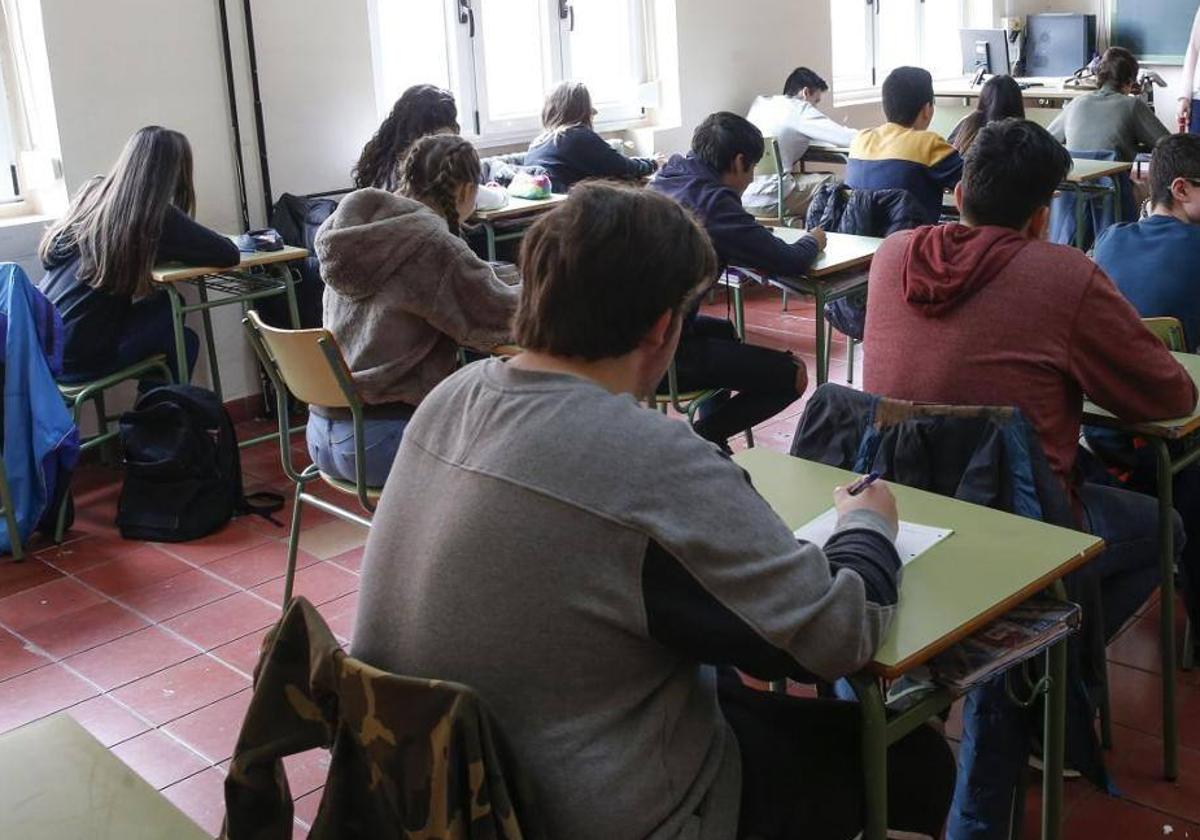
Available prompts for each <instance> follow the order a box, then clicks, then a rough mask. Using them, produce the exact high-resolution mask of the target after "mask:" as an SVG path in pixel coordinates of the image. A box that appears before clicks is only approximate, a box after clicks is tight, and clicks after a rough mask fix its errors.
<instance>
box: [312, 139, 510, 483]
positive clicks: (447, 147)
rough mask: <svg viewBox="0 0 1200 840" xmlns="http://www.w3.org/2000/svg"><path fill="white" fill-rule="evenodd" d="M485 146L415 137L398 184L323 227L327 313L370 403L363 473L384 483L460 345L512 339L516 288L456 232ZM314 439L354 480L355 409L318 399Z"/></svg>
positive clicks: (327, 466)
mask: <svg viewBox="0 0 1200 840" xmlns="http://www.w3.org/2000/svg"><path fill="white" fill-rule="evenodd" d="M480 171H481V168H480V163H479V155H478V154H476V152H475V149H474V147H473V146H471V144H470V143H468V142H467V141H466V140H464V139H463V138H461V137H457V136H455V135H451V134H435V135H431V136H427V137H423V138H421V139H420V140H417V141H416V142H415V143H414V144H413V145H412V148H411V150H410V151H409V154H408V156H407V158H405V161H404V164H403V166H402V167H401V168H400V169H399V171H398V173H397V174H398V190H397V192H395V193H392V192H388V191H386V190H381V189H374V188H370V187H368V188H366V189H361V190H357V191H356V192H353V193H351V194H350V195H348V196H346V197H345V198H344V199H342V201H341V203H340V204H339V205H338V208H337V210H336V211H335V212H334V213H333V215H332V216H330V217H329V219H328V220H326V222H325V224H324V225H322V227H321V230H320V231H318V233H317V237H316V245H315V247H316V252H317V257H318V259H319V260H320V264H321V277H322V279H324V281H325V304H324V307H325V311H324V324H325V328H326V329H327V330H329V331H330V332H331V333H332V334H333V336H334V338H335V339H336V340H337V342H338V345H339V346H340V347H341V348H342V352H343V354H344V355H345V357H346V363H347V365H348V366H349V367H350V371H351V374H352V375H353V378H354V383H355V386H356V387H357V389H358V393H359V395H360V396H361V397H362V399H363V401H364V403H366V426H365V430H364V433H365V435H366V438H367V439H366V464H365V467H366V479H367V482H368V483H369V484H370V485H372V486H376V487H378V486H382V484H383V482H384V480H385V479H386V478H387V474H388V470H389V469H390V468H391V465H392V461H393V460H394V458H395V455H396V450H397V448H398V447H399V446H400V439H401V437H402V436H403V434H404V429H405V427H407V425H408V422H409V419H410V418H411V417H412V415H413V412H414V411H415V410H416V407H417V406H418V405H419V404H420V402H421V400H423V399H424V398H425V396H426V395H427V394H428V393H429V392H430V391H432V390H433V388H434V386H436V385H437V384H438V383H439V382H441V381H442V380H443V379H445V378H446V377H447V376H449V375H450V374H451V373H452V372H453V371H454V369H455V366H456V364H457V356H458V347H459V346H460V345H465V346H467V347H472V348H475V349H477V350H483V351H488V350H491V349H493V348H495V347H496V346H498V345H500V344H503V343H505V342H506V341H508V339H509V335H510V331H509V321H510V320H511V318H512V315H513V312H514V311H515V310H516V305H517V296H518V294H519V289H518V288H516V287H511V286H509V285H507V284H506V283H504V282H503V281H501V280H500V279H499V278H498V277H497V276H496V273H495V271H494V270H493V269H492V267H491V266H490V265H488V264H487V263H486V262H484V261H483V260H481V259H480V258H479V257H477V256H476V255H475V254H474V253H473V252H472V251H471V249H470V248H469V247H468V246H467V244H466V243H465V242H464V241H463V240H462V238H461V236H460V235H459V234H460V230H461V225H462V223H463V222H464V221H465V220H466V219H467V218H468V217H469V216H470V215H471V214H472V213H473V212H474V211H475V198H476V193H477V192H478V190H479V176H480ZM310 411H311V416H310V419H309V423H308V432H307V434H308V446H309V452H310V454H311V455H312V459H313V462H314V463H316V464H317V465H318V466H319V467H320V468H321V469H322V470H324V471H325V472H327V473H329V474H331V475H334V476H338V477H340V478H343V479H346V480H348V481H352V480H354V476H355V466H356V461H355V454H354V436H353V423H352V422H351V418H350V416H349V414H348V413H347V412H344V411H339V410H337V409H331V408H324V407H322V406H310Z"/></svg>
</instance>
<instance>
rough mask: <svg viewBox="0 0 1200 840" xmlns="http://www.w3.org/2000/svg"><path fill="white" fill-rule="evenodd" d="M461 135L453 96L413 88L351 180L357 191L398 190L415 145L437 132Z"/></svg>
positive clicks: (371, 143) (394, 108) (377, 134)
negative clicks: (399, 173)
mask: <svg viewBox="0 0 1200 840" xmlns="http://www.w3.org/2000/svg"><path fill="white" fill-rule="evenodd" d="M441 131H449V132H450V133H452V134H457V133H458V108H457V106H456V105H455V104H454V95H453V94H451V93H450V92H449V91H447V90H442V89H441V88H439V87H435V86H434V85H413V86H412V87H410V88H409V89H408V90H406V91H404V93H403V94H402V95H401V96H400V98H399V99H397V100H396V104H395V105H393V106H392V112H391V113H390V114H388V116H387V119H385V120H384V121H383V124H382V125H380V126H379V130H378V131H376V132H375V136H374V137H372V138H371V139H370V140H369V141H368V142H367V145H366V146H365V147H363V150H362V155H361V156H360V157H359V159H358V163H357V164H356V165H355V167H354V172H353V173H352V176H353V178H354V187H355V189H363V188H364V187H378V188H380V189H385V190H394V189H395V188H396V176H397V170H398V169H399V168H400V164H401V162H402V161H403V160H404V156H405V155H406V154H407V153H408V149H409V147H410V146H412V144H413V142H414V141H416V140H418V139H420V138H421V137H424V136H425V135H427V134H433V133H434V132H441Z"/></svg>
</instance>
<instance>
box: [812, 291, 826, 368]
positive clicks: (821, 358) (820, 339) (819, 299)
mask: <svg viewBox="0 0 1200 840" xmlns="http://www.w3.org/2000/svg"><path fill="white" fill-rule="evenodd" d="M816 286H817V288H816V290H815V291H814V292H813V294H814V296H815V298H816V304H817V312H816V322H817V323H816V330H817V336H816V338H817V385H824V384H825V383H826V382H828V381H829V353H828V352H827V348H826V347H825V331H826V330H827V329H830V327H829V325H828V324H826V323H825V293H824V292H823V291H822V290H821V284H820V283H817V284H816Z"/></svg>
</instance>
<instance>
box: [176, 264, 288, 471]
mask: <svg viewBox="0 0 1200 840" xmlns="http://www.w3.org/2000/svg"><path fill="white" fill-rule="evenodd" d="M259 272H261V273H252V272H250V271H245V270H237V269H231V270H228V271H215V272H213V273H211V274H205V275H202V276H200V277H194V278H190V279H187V280H178V281H174V282H169V283H163V284H162V285H163V286H164V288H165V289H166V292H167V296H168V298H169V299H170V301H171V322H172V328H173V329H174V333H175V359H176V365H177V369H178V370H179V377H180V380H181V382H182V384H187V381H188V365H187V349H186V345H185V343H184V333H183V327H184V321H185V319H186V318H187V315H188V313H190V312H199V313H200V317H201V319H202V320H203V322H204V343H205V347H206V350H207V352H208V368H209V376H211V377H212V389H213V391H214V392H216V394H217V397H218V398H222V390H221V371H220V367H219V365H218V363H217V344H216V339H215V337H214V335H213V325H212V310H213V309H216V308H217V307H220V306H234V305H240V306H241V308H242V312H243V314H244V313H245V311H246V310H247V309H250V308H252V305H253V304H254V303H256V302H257V301H260V300H262V299H264V298H271V297H277V296H279V295H286V296H287V305H288V317H289V318H290V319H291V322H292V327H293V329H300V310H299V307H298V305H297V303H296V285H295V283H296V281H295V276H294V274H293V271H292V269H291V267H290V266H289V265H288V264H287V263H272V264H270V265H265V266H262V267H261V268H260V269H259ZM184 285H187V286H191V287H192V288H194V289H195V290H196V296H197V298H198V302H197V303H188V302H187V300H186V299H185V298H184V296H183V292H182V291H181V289H180V288H179V287H180V286H184ZM209 292H220V293H221V297H219V298H215V299H214V298H211V297H210V296H209ZM302 428H303V427H302V426H301V427H297V428H294V429H292V430H291V431H292V432H297V431H300V430H301V429H302ZM278 437H279V433H278V432H272V433H271V434H267V435H260V436H259V437H255V438H251V439H249V440H245V441H242V442H240V443H239V446H241V447H242V448H245V447H248V446H254V445H255V444H258V443H265V442H267V441H274V440H276V439H277V438H278Z"/></svg>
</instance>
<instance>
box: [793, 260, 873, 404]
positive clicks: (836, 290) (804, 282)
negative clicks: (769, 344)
mask: <svg viewBox="0 0 1200 840" xmlns="http://www.w3.org/2000/svg"><path fill="white" fill-rule="evenodd" d="M847 272H848V273H847V274H846V275H845V276H841V277H833V278H829V279H824V278H820V279H810V278H807V277H801V278H795V279H794V278H791V277H789V278H787V279H786V280H783V279H778V278H777V279H776V280H775V282H776V283H778V284H779V285H781V286H785V287H787V289H788V290H789V291H792V292H799V293H801V294H806V295H811V296H812V297H813V299H814V301H815V302H816V313H815V317H814V320H815V322H816V324H815V329H816V341H817V384H818V385H824V384H825V383H826V382H828V381H829V351H830V347H829V343H828V342H827V341H826V333H827V332H828V331H829V330H831V329H832V327H830V326H829V324H828V323H826V321H825V305H826V304H828V303H833V302H834V301H838V300H842V299H843V298H848V297H850V296H851V295H853V294H854V293H855V292H859V291H862V290H863V289H865V288H866V287H867V271H866V269H863V268H857V269H847Z"/></svg>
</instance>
